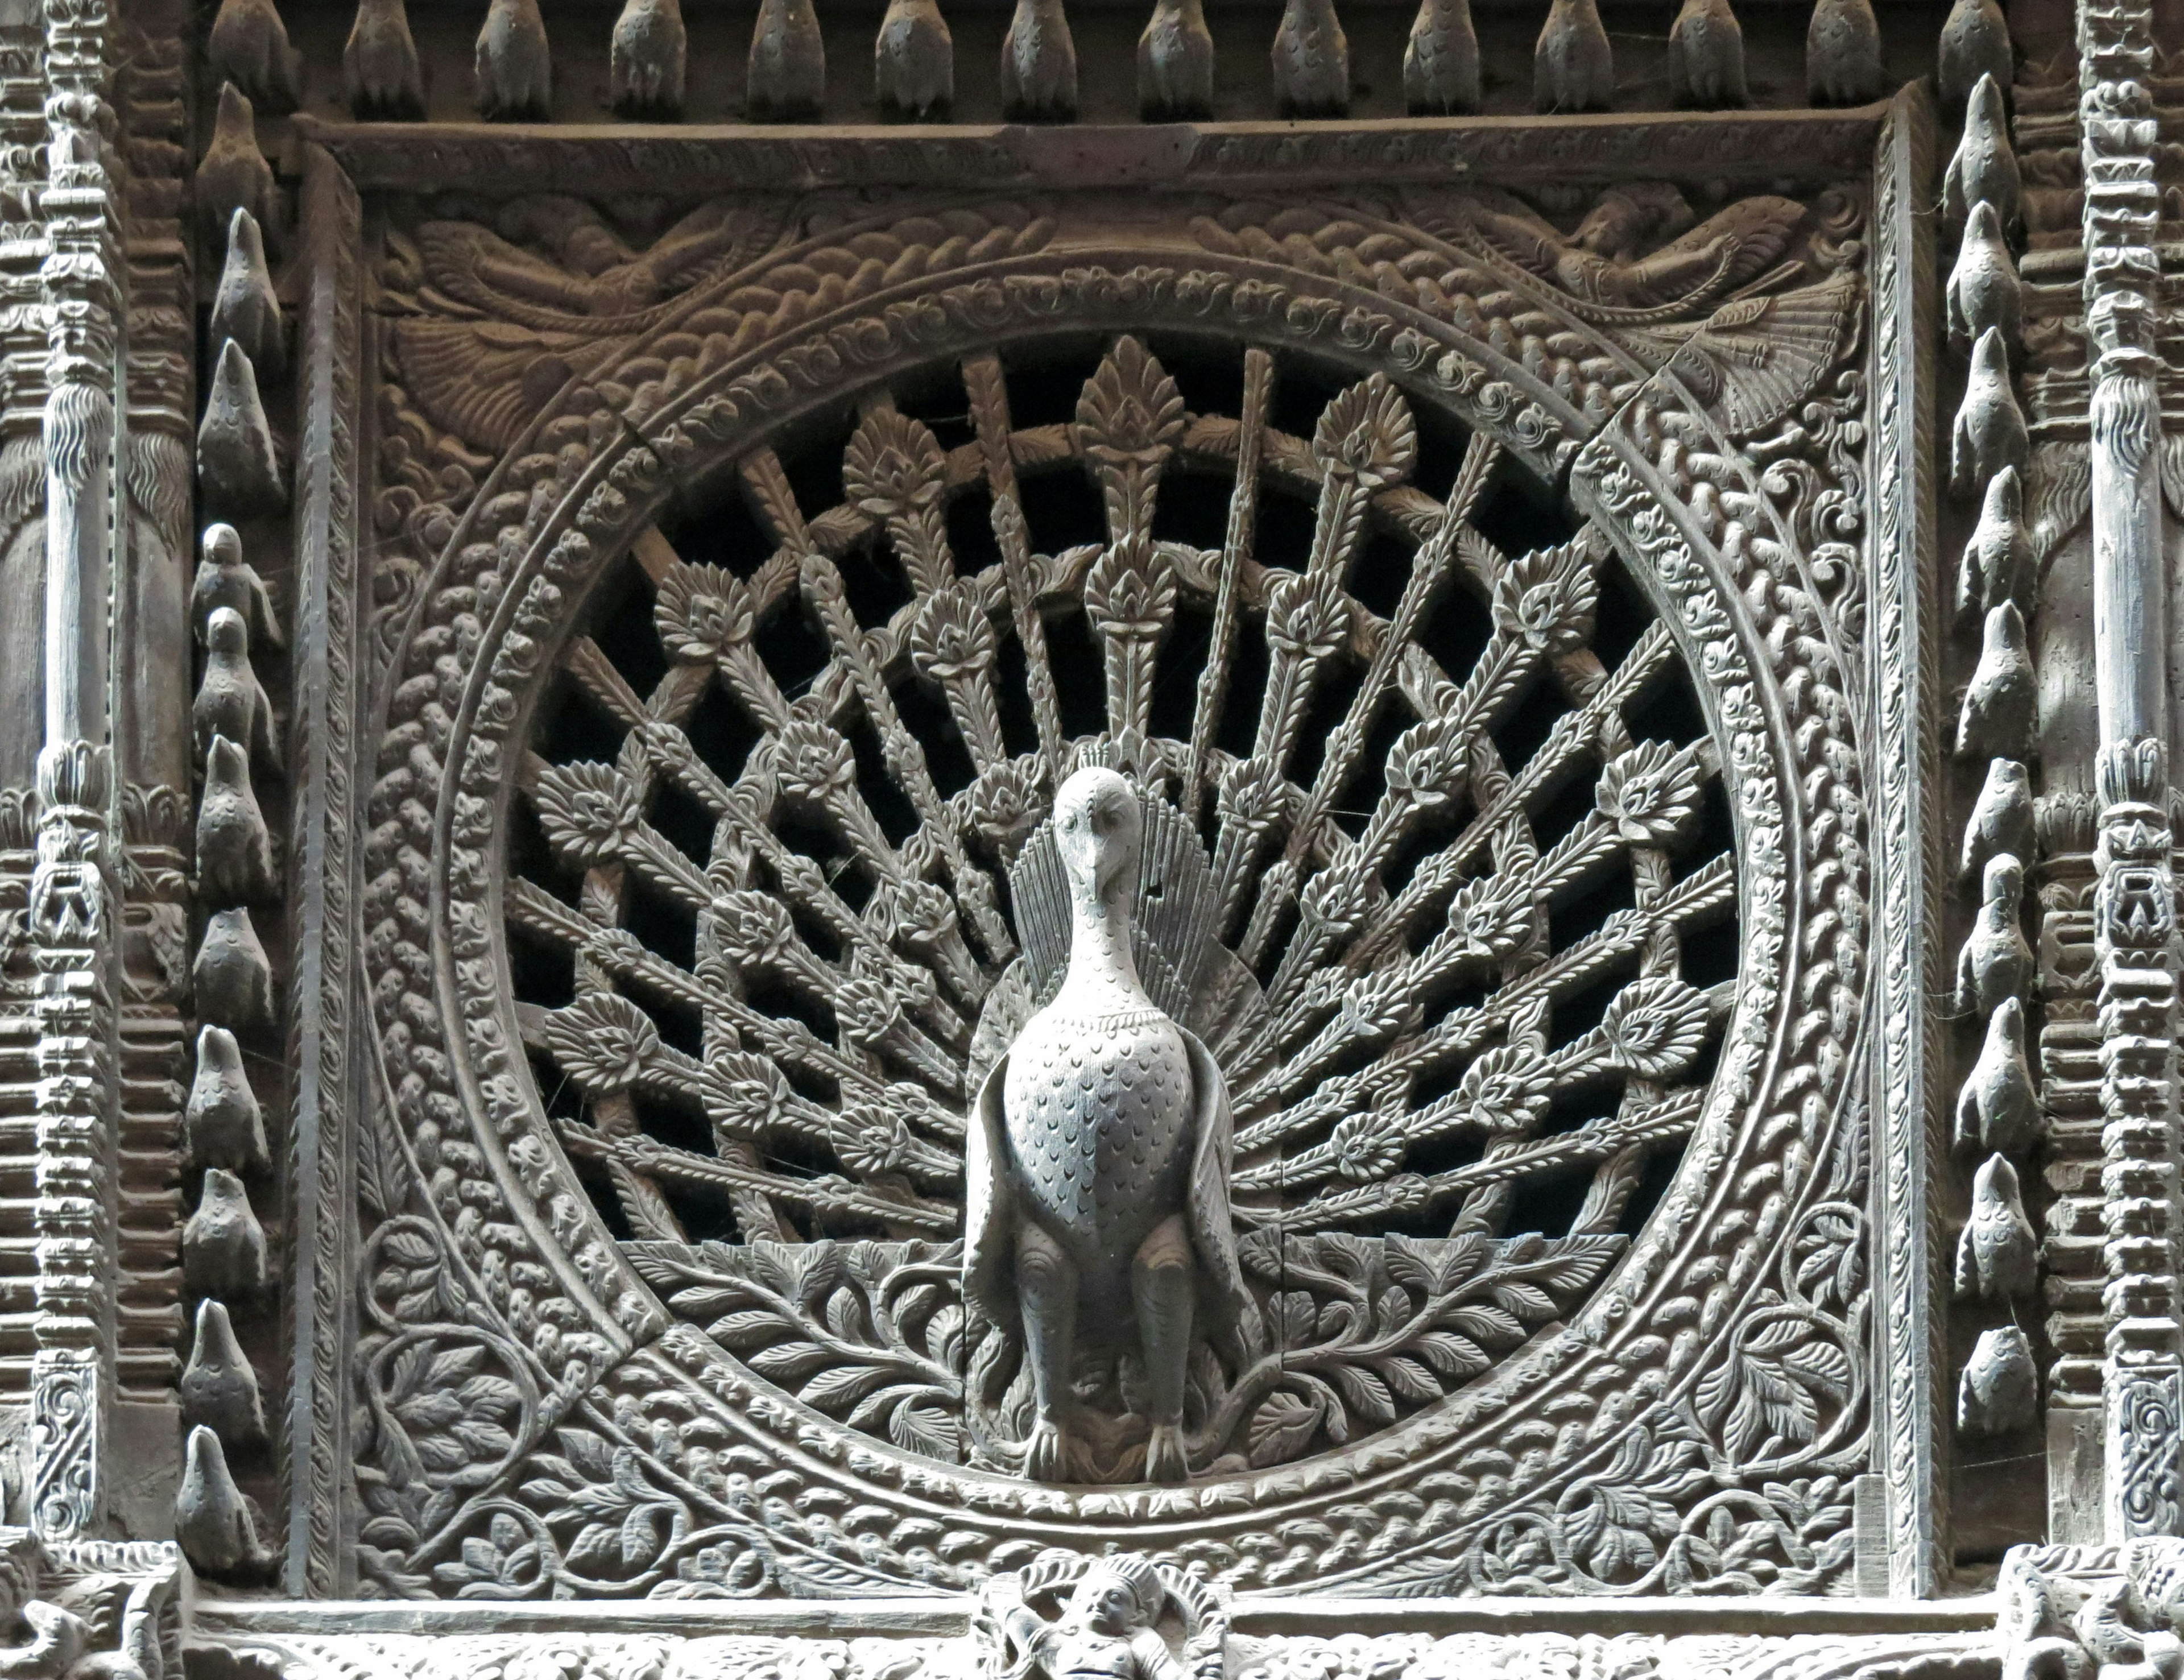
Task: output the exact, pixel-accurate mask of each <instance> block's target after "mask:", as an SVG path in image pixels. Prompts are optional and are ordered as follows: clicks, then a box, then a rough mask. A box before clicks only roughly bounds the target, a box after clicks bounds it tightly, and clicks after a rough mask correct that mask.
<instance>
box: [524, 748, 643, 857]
mask: <svg viewBox="0 0 2184 1680" xmlns="http://www.w3.org/2000/svg"><path fill="white" fill-rule="evenodd" d="M643 820H644V815H643V809H641V808H640V806H639V805H638V798H637V790H636V789H635V788H633V787H631V786H630V785H629V782H628V780H627V778H626V777H625V776H623V775H622V774H621V771H620V770H616V769H615V768H614V766H613V765H599V764H573V765H560V766H558V767H557V768H555V769H553V770H548V771H547V772H546V773H545V774H544V775H543V776H541V777H540V778H539V782H538V821H539V825H540V826H542V827H543V828H544V829H545V831H546V837H547V838H548V839H549V840H550V841H552V842H553V843H554V845H555V846H557V847H559V848H560V849H561V850H562V851H564V852H565V853H568V854H571V856H573V857H576V858H577V859H580V860H581V861H582V862H585V863H599V862H602V861H604V859H608V858H610V857H612V856H614V855H615V854H616V852H618V851H620V850H621V847H622V844H623V843H624V842H625V841H627V839H628V838H629V837H630V836H631V835H632V834H634V833H635V832H637V828H638V824H639V823H641V822H642V821H643Z"/></svg>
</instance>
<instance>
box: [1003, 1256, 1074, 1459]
mask: <svg viewBox="0 0 2184 1680" xmlns="http://www.w3.org/2000/svg"><path fill="white" fill-rule="evenodd" d="M1017 1299H1018V1300H1019V1301H1020V1302H1022V1306H1023V1326H1024V1357H1025V1358H1026V1359H1027V1360H1029V1361H1030V1364H1031V1387H1032V1399H1033V1403H1034V1405H1035V1406H1036V1407H1037V1408H1038V1415H1037V1416H1036V1417H1035V1418H1034V1421H1033V1423H1032V1429H1031V1434H1030V1436H1029V1437H1028V1438H1027V1439H1026V1440H1025V1442H1024V1474H1025V1475H1026V1476H1028V1477H1030V1478H1031V1479H1032V1480H1033V1481H1034V1482H1066V1481H1067V1480H1068V1468H1067V1466H1068V1459H1069V1453H1068V1438H1067V1431H1065V1429H1064V1428H1063V1427H1062V1411H1063V1409H1064V1408H1065V1407H1066V1406H1067V1405H1068V1404H1069V1399H1070V1391H1069V1366H1070V1359H1071V1355H1072V1353H1073V1349H1074V1346H1075V1343H1076V1337H1077V1266H1076V1262H1075V1261H1073V1260H1071V1259H1070V1258H1069V1256H1068V1255H1067V1254H1066V1253H1064V1252H1063V1250H1062V1248H1061V1244H1060V1243H1057V1242H1056V1241H1055V1240H1054V1238H1051V1237H1050V1236H1048V1235H1047V1233H1046V1232H1045V1231H1043V1230H1041V1229H1040V1228H1039V1226H1038V1225H1037V1224H1035V1223H1034V1222H1033V1221H1030V1220H1026V1221H1024V1222H1023V1223H1022V1225H1021V1226H1020V1227H1018V1228H1017Z"/></svg>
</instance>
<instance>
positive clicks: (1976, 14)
mask: <svg viewBox="0 0 2184 1680" xmlns="http://www.w3.org/2000/svg"><path fill="white" fill-rule="evenodd" d="M1935 70H1936V75H1935V80H1936V82H1937V84H1938V85H1939V86H1940V88H1941V93H1942V112H1943V114H1946V115H1948V116H1954V115H1956V114H1957V113H1958V112H1959V111H1961V110H1963V109H1964V101H1965V99H1966V98H1967V97H1969V96H1970V93H1971V91H1972V89H1973V88H1974V87H1975V86H1976V85H1977V84H1978V82H1979V80H1980V78H1981V76H1992V77H1993V78H1994V80H1995V81H1996V82H1997V84H1999V85H2000V86H2003V87H2007V86H2009V81H2010V77H2011V75H2013V74H2014V70H2015V66H2014V62H2013V57H2012V54H2011V53H2010V50H2009V19H2008V18H2006V17H2005V16H2003V10H2002V8H2001V7H2000V6H1999V5H1998V4H1997V3H1996V0H1956V3H1955V4H1954V5H1953V6H1952V7H1950V8H1949V15H1948V16H1947V18H1946V19H1943V21H1942V39H1941V42H1940V48H1939V51H1938V53H1936V66H1935Z"/></svg>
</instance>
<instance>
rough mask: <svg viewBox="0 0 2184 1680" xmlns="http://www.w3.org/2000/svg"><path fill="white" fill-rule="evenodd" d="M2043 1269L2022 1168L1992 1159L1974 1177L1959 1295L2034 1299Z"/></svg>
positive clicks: (1960, 1255)
mask: <svg viewBox="0 0 2184 1680" xmlns="http://www.w3.org/2000/svg"><path fill="white" fill-rule="evenodd" d="M2039 1269H2040V1243H2039V1239H2038V1238H2036V1237H2035V1236H2034V1235H2033V1234H2032V1221H2031V1220H2029V1219H2027V1218H2025V1204H2024V1201H2023V1200H2022V1199H2020V1194H2019V1192H2018V1184H2017V1169H2016V1168H2015V1167H2014V1166H2012V1165H2010V1164H2009V1161H2007V1160H2004V1159H2003V1157H2002V1156H2001V1155H1999V1154H1993V1155H1989V1156H1988V1157H1987V1158H1986V1164H1985V1165H1982V1166H1981V1168H1980V1170H1979V1171H1978V1172H1977V1173H1976V1174H1975V1175H1974V1177H1973V1178H1972V1211H1971V1217H1970V1218H1969V1219H1967V1220H1966V1221H1964V1230H1963V1231H1962V1232H1960V1233H1959V1234H1958V1238H1957V1293H1958V1295H1959V1296H1961V1297H1964V1298H1965V1299H1976V1300H1987V1301H1994V1300H2007V1299H2009V1298H2011V1297H2012V1296H2015V1295H2029V1294H2031V1293H2032V1286H2033V1283H2034V1282H2035V1280H2036V1277H2037V1274H2038V1272H2039Z"/></svg>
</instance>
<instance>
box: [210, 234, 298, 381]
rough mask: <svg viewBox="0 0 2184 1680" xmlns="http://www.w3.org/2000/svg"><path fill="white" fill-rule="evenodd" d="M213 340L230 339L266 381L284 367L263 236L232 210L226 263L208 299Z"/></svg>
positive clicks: (277, 303) (283, 339)
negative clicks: (215, 290) (215, 289)
mask: <svg viewBox="0 0 2184 1680" xmlns="http://www.w3.org/2000/svg"><path fill="white" fill-rule="evenodd" d="M212 336H213V338H214V342H218V341H219V340H220V339H223V338H227V339H232V340H234V341H235V342H236V343H237V344H239V345H241V346H242V353H243V354H244V355H246V356H248V357H249V358H250V362H251V365H252V366H253V368H255V369H256V370H258V371H259V372H260V373H262V374H264V375H265V376H266V377H267V378H269V379H275V378H278V377H279V376H280V375H281V370H283V369H285V368H286V367H287V364H288V342H287V331H286V324H285V323H284V322H283V321H282V320H281V300H280V298H278V297H277V296H276V295H275V293H274V291H273V274H272V270H270V268H268V267H267V266H266V263H265V235H264V233H262V232H261V231H259V226H258V218H257V217H255V216H253V215H252V214H250V212H249V211H248V210H246V209H241V208H239V207H238V208H237V210H236V212H235V214H234V215H233V216H231V218H229V220H228V224H227V260H226V262H225V263H224V264H221V267H220V290H219V291H218V292H215V293H214V297H213V300H212Z"/></svg>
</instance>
